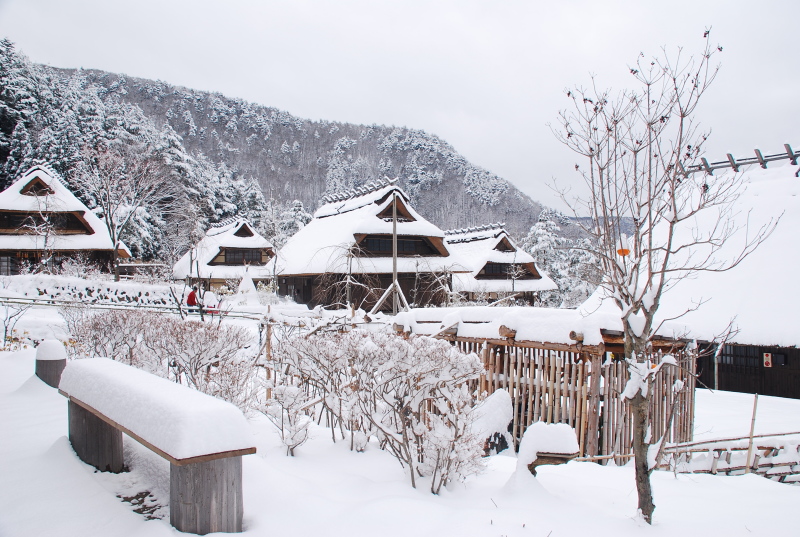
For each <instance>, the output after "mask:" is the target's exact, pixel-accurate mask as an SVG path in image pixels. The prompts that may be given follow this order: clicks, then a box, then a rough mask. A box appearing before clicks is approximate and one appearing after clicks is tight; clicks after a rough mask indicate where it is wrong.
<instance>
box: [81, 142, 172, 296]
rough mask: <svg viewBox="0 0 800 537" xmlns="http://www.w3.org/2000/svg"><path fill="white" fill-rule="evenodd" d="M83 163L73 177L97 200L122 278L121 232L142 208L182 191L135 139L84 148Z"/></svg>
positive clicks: (116, 272)
mask: <svg viewBox="0 0 800 537" xmlns="http://www.w3.org/2000/svg"><path fill="white" fill-rule="evenodd" d="M82 156H83V162H81V164H80V166H78V168H77V171H76V172H75V173H74V174H73V176H72V180H73V181H74V183H75V184H76V185H77V186H78V187H79V188H81V189H82V190H83V192H84V193H85V194H86V195H87V196H89V197H91V198H92V199H94V201H95V202H96V203H97V206H98V208H99V209H100V213H101V214H100V215H99V216H100V217H101V218H102V220H103V223H104V224H105V225H106V228H107V229H108V233H109V235H110V236H111V241H112V243H113V245H114V249H113V253H112V263H113V267H114V279H115V280H116V281H119V263H118V251H119V248H120V247H121V245H122V240H121V238H120V237H121V235H122V233H123V232H124V231H125V229H126V228H127V226H128V224H129V223H130V222H131V219H132V218H133V217H134V216H135V214H136V212H137V211H138V210H139V209H140V208H145V209H148V208H153V207H155V206H157V205H158V204H161V203H164V202H166V201H169V200H170V199H171V198H174V197H176V196H177V195H178V194H179V192H178V190H177V189H176V188H175V187H174V183H173V181H171V180H169V179H168V178H167V177H166V171H165V168H164V166H163V163H162V162H161V161H160V160H159V159H158V157H157V156H156V155H155V153H154V152H153V151H152V150H151V149H150V148H148V147H147V146H145V145H144V144H139V143H136V142H125V143H121V144H116V145H112V146H109V147H101V148H89V147H87V148H85V149H84V150H83V153H82Z"/></svg>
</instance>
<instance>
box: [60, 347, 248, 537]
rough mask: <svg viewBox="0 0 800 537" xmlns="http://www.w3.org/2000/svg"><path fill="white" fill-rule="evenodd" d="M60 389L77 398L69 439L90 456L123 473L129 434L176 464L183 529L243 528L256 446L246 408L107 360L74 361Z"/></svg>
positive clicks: (178, 523) (173, 475)
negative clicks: (248, 460)
mask: <svg viewBox="0 0 800 537" xmlns="http://www.w3.org/2000/svg"><path fill="white" fill-rule="evenodd" d="M59 392H60V393H61V394H62V395H64V396H66V397H67V398H68V399H69V413H68V414H69V440H70V442H71V443H72V446H73V449H74V450H75V453H77V455H78V457H80V459H81V460H82V461H84V462H86V463H87V464H91V465H92V466H94V467H95V468H97V469H98V470H101V471H107V472H121V471H123V469H124V460H123V452H122V433H125V434H127V435H128V436H129V437H131V438H133V439H134V440H136V441H138V442H139V443H141V444H142V445H144V446H145V447H147V448H149V449H151V450H152V451H154V452H155V453H157V454H159V455H161V456H162V457H164V458H165V459H167V460H168V461H169V462H170V499H169V501H170V523H171V524H172V525H173V526H174V527H175V528H176V529H178V530H180V531H183V532H188V533H197V534H200V535H205V534H207V533H211V532H227V533H232V532H241V531H242V516H243V497H242V456H243V455H248V454H251V453H255V452H256V448H255V447H252V438H251V434H250V431H249V428H248V426H247V421H246V420H245V418H244V415H242V413H241V411H240V410H239V409H238V408H236V407H235V406H233V405H231V404H230V403H226V402H225V401H221V400H219V399H216V398H214V397H211V396H209V395H206V394H203V393H200V392H198V391H196V390H193V389H191V388H187V387H186V386H181V385H179V384H176V383H174V382H170V381H168V380H166V379H163V378H161V377H157V376H155V375H151V374H150V373H147V372H145V371H142V370H139V369H136V368H133V367H130V366H126V365H124V364H121V363H119V362H115V361H113V360H109V359H106V358H92V359H85V360H75V361H72V362H70V363H69V364H67V366H66V368H65V369H64V372H63V374H62V376H61V381H60V384H59Z"/></svg>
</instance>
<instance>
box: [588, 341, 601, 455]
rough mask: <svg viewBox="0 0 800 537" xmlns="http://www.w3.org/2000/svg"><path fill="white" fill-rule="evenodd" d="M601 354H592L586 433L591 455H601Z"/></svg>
mask: <svg viewBox="0 0 800 537" xmlns="http://www.w3.org/2000/svg"><path fill="white" fill-rule="evenodd" d="M600 359H601V358H600V355H598V354H592V355H591V356H590V360H591V362H590V366H591V369H590V371H589V380H590V383H589V389H590V392H589V406H588V412H587V421H588V426H587V429H586V435H587V437H588V441H587V443H586V446H587V447H586V454H587V455H588V456H590V457H594V456H596V455H599V431H600Z"/></svg>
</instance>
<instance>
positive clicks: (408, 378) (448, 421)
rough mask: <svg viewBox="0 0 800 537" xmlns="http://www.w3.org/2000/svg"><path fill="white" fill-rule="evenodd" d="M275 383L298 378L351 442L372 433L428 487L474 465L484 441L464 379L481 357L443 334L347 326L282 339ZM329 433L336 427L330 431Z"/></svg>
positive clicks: (474, 374)
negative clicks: (337, 330) (429, 335)
mask: <svg viewBox="0 0 800 537" xmlns="http://www.w3.org/2000/svg"><path fill="white" fill-rule="evenodd" d="M274 357H275V360H276V362H275V363H273V370H274V374H275V375H276V377H277V379H278V380H277V381H276V385H281V381H282V380H283V382H284V383H285V384H294V383H297V382H301V383H302V384H303V385H304V386H305V387H306V389H307V390H308V397H309V399H310V400H313V399H314V398H315V397H316V399H317V400H319V401H320V402H321V403H322V405H323V406H324V408H325V409H326V411H327V412H329V413H330V414H332V415H333V416H335V417H336V420H335V422H332V423H331V425H332V429H334V424H336V425H338V426H339V428H340V429H341V430H347V431H348V432H349V433H350V439H351V447H352V448H353V449H363V448H364V447H365V446H366V444H367V442H368V439H369V438H370V437H374V438H376V440H377V441H378V442H379V444H380V446H381V447H383V448H384V449H386V450H387V451H389V452H390V453H392V455H394V456H395V457H396V458H397V459H398V461H400V463H401V464H402V465H403V466H404V467H405V468H407V469H408V471H409V476H410V479H411V484H412V486H414V487H416V483H417V478H418V477H427V478H430V480H431V491H432V492H434V493H438V492H439V491H440V490H441V487H442V486H443V485H446V484H447V483H449V482H452V481H457V480H460V479H463V478H464V477H466V476H468V475H471V474H473V473H476V472H477V471H479V469H480V468H481V467H482V462H481V456H482V453H483V451H482V441H483V439H480V438H475V437H474V436H473V435H472V433H471V423H472V421H473V413H472V409H473V407H474V403H475V399H474V394H473V393H472V392H471V390H470V388H469V381H471V380H473V379H476V378H478V376H479V375H480V374H481V372H482V371H483V365H482V364H481V362H480V360H479V359H478V357H477V356H476V355H474V354H470V355H466V354H463V353H462V352H460V351H459V350H458V349H456V348H455V347H453V346H451V345H450V344H448V343H447V342H445V341H440V340H435V339H431V338H427V337H411V338H405V337H402V336H397V335H394V334H388V333H374V332H366V331H355V330H354V331H352V332H349V333H346V334H320V335H314V336H312V337H308V338H303V337H295V338H289V339H287V340H285V341H284V342H283V343H282V344H281V345H280V346H278V348H277V349H276V350H275V353H274ZM332 434H333V433H332Z"/></svg>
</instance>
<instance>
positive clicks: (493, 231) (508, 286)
mask: <svg viewBox="0 0 800 537" xmlns="http://www.w3.org/2000/svg"><path fill="white" fill-rule="evenodd" d="M504 226H505V224H486V225H483V226H477V227H469V228H465V229H455V230H449V231H445V232H444V233H445V244H446V245H447V248H448V250H450V252H451V253H452V254H453V256H454V257H456V258H458V259H460V262H461V264H462V265H464V266H465V267H467V268H468V270H469V272H468V273H462V274H454V275H453V290H454V291H464V292H511V291H515V292H531V291H549V290H551V289H556V288H557V287H556V284H555V282H553V280H551V279H550V277H549V276H547V274H545V273H543V272H541V271H540V270H539V269H538V267H536V266H535V264H534V261H533V257H531V255H530V254H529V253H527V252H525V251H524V250H521V249H519V248H518V247H517V245H516V244H515V243H514V241H513V240H512V239H511V237H510V236H509V235H508V233H507V232H506V230H505V228H504ZM487 263H499V264H504V265H514V266H517V267H519V268H520V269H522V270H524V271H525V272H527V274H526V276H527V277H525V276H523V277H520V278H516V279H514V280H512V279H510V278H504V279H482V278H480V273H481V271H482V270H483V269H484V268H485V267H486V265H487ZM531 276H533V277H531Z"/></svg>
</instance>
